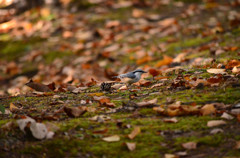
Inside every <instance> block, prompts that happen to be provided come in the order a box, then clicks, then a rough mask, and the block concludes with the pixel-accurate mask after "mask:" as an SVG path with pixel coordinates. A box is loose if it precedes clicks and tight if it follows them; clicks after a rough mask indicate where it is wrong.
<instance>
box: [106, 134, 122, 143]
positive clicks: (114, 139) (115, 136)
mask: <svg viewBox="0 0 240 158" xmlns="http://www.w3.org/2000/svg"><path fill="white" fill-rule="evenodd" d="M102 139H103V140H104V141H106V142H118V141H119V140H120V137H119V136H118V135H113V136H109V137H104V138H102Z"/></svg>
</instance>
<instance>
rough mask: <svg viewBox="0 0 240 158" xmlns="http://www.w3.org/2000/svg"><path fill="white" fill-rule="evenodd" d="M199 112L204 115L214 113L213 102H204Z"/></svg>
mask: <svg viewBox="0 0 240 158" xmlns="http://www.w3.org/2000/svg"><path fill="white" fill-rule="evenodd" d="M200 113H201V114H202V115H203V116H205V115H210V114H215V113H216V109H215V107H214V105H213V104H206V105H204V106H203V107H202V108H201V109H200Z"/></svg>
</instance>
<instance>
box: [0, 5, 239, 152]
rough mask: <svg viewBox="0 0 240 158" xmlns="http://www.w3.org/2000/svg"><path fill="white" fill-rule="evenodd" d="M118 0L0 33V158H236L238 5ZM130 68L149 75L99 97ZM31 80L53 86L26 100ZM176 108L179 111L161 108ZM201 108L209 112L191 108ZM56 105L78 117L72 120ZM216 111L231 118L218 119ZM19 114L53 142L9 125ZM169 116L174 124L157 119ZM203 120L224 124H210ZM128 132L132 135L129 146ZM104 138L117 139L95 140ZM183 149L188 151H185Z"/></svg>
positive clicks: (25, 17)
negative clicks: (44, 129) (76, 110)
mask: <svg viewBox="0 0 240 158" xmlns="http://www.w3.org/2000/svg"><path fill="white" fill-rule="evenodd" d="M123 2H124V1H122V2H120V1H119V2H118V3H117V2H116V3H111V1H102V2H100V3H99V4H92V3H88V2H87V1H86V3H76V4H73V5H72V7H70V6H71V5H70V4H69V5H70V6H69V8H68V9H67V8H64V9H61V10H59V9H56V8H55V9H49V8H47V7H44V8H42V9H41V10H40V11H39V10H37V9H33V10H31V11H27V12H25V13H24V14H21V15H18V16H14V17H13V18H12V20H11V23H5V24H7V25H6V26H7V27H3V25H1V26H0V31H1V33H2V34H1V35H0V39H1V42H0V70H1V71H0V75H1V76H0V83H1V89H0V93H1V97H0V106H2V107H3V106H4V107H5V111H7V112H9V111H10V112H9V113H10V114H9V113H8V114H0V117H1V120H0V127H1V130H0V151H1V152H0V157H167V155H166V154H172V155H171V156H177V155H178V156H179V157H239V156H240V154H239V146H236V144H238V143H239V140H240V135H239V132H240V127H239V118H240V117H239V114H238V113H239V112H238V113H233V110H232V107H233V106H235V105H237V104H238V103H239V101H240V82H239V78H240V76H239V72H240V71H239V66H240V59H239V47H240V44H239V43H240V38H239V35H240V28H239V24H240V14H239V5H240V4H239V2H238V1H220V2H219V1H218V2H216V1H204V2H202V1H197V2H195V3H192V2H191V1H155V2H154V1H148V2H147V3H143V2H144V1H135V2H131V3H123ZM76 6H77V8H75V7H76ZM137 67H138V68H139V67H140V68H142V69H144V70H146V71H148V72H149V73H148V74H146V75H144V76H143V78H144V79H143V80H141V81H140V82H139V83H137V84H135V85H132V86H131V87H130V89H131V90H126V89H124V88H122V90H121V89H119V88H116V89H114V88H112V90H111V91H107V92H106V91H102V90H101V88H100V84H101V83H102V82H103V81H109V80H112V76H115V75H117V74H120V73H123V72H127V71H131V70H133V69H135V68H137ZM213 68H214V69H215V68H216V69H221V70H223V71H224V72H220V73H217V72H215V71H216V70H214V72H211V71H209V69H210V70H211V69H213ZM234 68H235V70H233V69H234ZM153 76H154V77H153ZM31 78H32V79H33V80H34V81H35V82H41V83H45V84H48V83H51V82H54V83H55V84H56V87H57V88H56V89H55V91H54V92H48V93H38V94H36V93H33V90H32V89H30V88H29V87H27V86H25V85H24V84H25V83H27V82H28V81H29V80H30V79H31ZM91 78H93V79H94V80H92V81H91ZM95 81H97V83H95ZM69 85H72V86H75V87H73V89H75V88H76V87H83V88H82V90H79V91H77V92H73V90H72V89H71V88H69ZM112 87H114V85H113V86H112ZM97 97H100V98H109V99H108V100H107V101H106V100H104V101H103V100H101V99H99V98H97ZM152 99H157V100H156V102H154V103H153V104H152V103H149V102H148V103H145V105H144V106H140V103H143V102H146V101H149V100H152ZM179 101H180V102H181V105H183V106H184V107H185V108H186V110H185V111H184V110H183V111H181V110H180V111H178V110H179V109H181V108H179V107H177V108H176V109H174V110H175V111H174V110H173V111H168V110H170V109H169V107H170V106H173V105H174V106H177V105H178V104H179ZM112 103H113V104H112ZM206 104H212V105H213V106H214V111H211V109H207V111H210V112H209V114H206V115H205V114H203V113H202V112H199V111H198V112H195V113H194V111H193V110H192V109H194V110H196V109H197V110H199V109H201V107H203V106H204V105H206ZM13 105H14V107H13ZM11 106H12V107H11ZM64 107H69V108H72V107H80V108H82V107H84V108H85V107H86V108H87V110H86V113H84V114H81V115H80V116H78V117H77V118H71V117H70V115H69V113H67V112H66V110H65V112H64V110H63V109H64ZM156 107H157V108H159V109H160V108H163V109H164V110H165V111H163V112H162V111H159V110H156ZM196 107H197V108H196ZM186 111H187V112H186ZM224 112H227V113H228V114H231V115H232V116H234V118H233V119H232V120H228V119H223V118H221V115H222V114H223V113H224ZM202 115H204V116H202ZM23 116H29V117H32V118H34V119H35V120H36V121H38V122H43V123H45V124H47V123H51V124H52V125H51V126H50V127H49V128H50V129H49V130H51V131H54V132H55V134H54V137H53V138H52V139H48V140H47V139H43V140H37V139H35V138H33V137H32V136H31V134H29V133H27V134H24V133H23V132H22V131H21V130H20V129H19V127H18V125H17V123H16V120H17V119H21V118H22V117H23ZM96 116H98V118H96ZM172 117H176V118H177V122H176V123H173V122H172V121H170V122H168V121H166V120H165V119H166V118H172ZM164 120H165V121H164ZM210 120H225V121H226V124H224V125H221V126H216V127H209V126H207V123H208V122H209V121H210ZM11 121H12V122H13V124H12V125H11V126H7V127H6V126H5V124H6V123H9V122H11ZM4 126H5V127H4ZM136 127H140V129H141V133H139V134H137V135H136V137H135V138H133V139H130V138H129V137H128V134H130V133H131V132H132V131H133V129H134V128H136ZM216 128H220V129H221V131H220V132H219V133H215V134H212V133H211V132H212V130H213V129H216ZM112 135H118V136H119V137H120V140H119V141H116V142H106V141H104V140H103V138H104V137H107V136H112ZM126 142H132V143H135V144H136V149H135V150H133V151H129V149H128V148H127V146H126V144H125V143H126ZM187 142H195V143H197V147H196V149H186V148H184V147H183V146H182V144H183V143H187ZM179 152H184V153H179ZM185 152H186V153H185Z"/></svg>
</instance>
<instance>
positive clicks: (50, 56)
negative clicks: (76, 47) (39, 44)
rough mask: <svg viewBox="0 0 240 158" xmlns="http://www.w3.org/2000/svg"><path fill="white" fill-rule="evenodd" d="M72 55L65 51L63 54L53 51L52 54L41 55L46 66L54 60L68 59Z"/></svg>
mask: <svg viewBox="0 0 240 158" xmlns="http://www.w3.org/2000/svg"><path fill="white" fill-rule="evenodd" d="M71 55H73V53H72V52H70V51H65V52H60V51H53V52H48V53H46V54H44V55H43V58H44V59H45V61H46V63H47V64H50V63H52V62H53V61H54V60H55V59H56V58H64V57H67V56H68V57H70V56H71Z"/></svg>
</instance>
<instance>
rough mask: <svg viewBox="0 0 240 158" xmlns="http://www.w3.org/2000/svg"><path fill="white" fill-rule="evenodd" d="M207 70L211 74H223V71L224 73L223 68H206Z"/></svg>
mask: <svg viewBox="0 0 240 158" xmlns="http://www.w3.org/2000/svg"><path fill="white" fill-rule="evenodd" d="M207 72H208V73H211V74H224V73H226V72H225V69H208V70H207Z"/></svg>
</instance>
